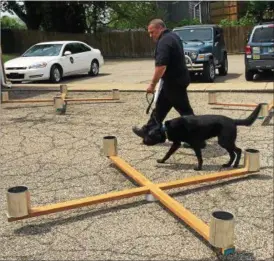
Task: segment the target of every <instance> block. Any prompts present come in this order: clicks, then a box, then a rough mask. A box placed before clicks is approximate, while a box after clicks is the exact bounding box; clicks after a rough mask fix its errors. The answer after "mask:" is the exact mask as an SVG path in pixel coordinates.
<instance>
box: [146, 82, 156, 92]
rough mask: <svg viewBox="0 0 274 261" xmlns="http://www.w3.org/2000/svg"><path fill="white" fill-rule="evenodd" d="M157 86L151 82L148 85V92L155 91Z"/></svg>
mask: <svg viewBox="0 0 274 261" xmlns="http://www.w3.org/2000/svg"><path fill="white" fill-rule="evenodd" d="M155 87H156V85H154V84H152V83H151V84H150V85H149V86H148V87H147V93H154V92H155Z"/></svg>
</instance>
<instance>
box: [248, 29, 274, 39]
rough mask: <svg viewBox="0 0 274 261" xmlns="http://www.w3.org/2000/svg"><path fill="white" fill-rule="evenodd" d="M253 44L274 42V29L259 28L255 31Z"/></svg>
mask: <svg viewBox="0 0 274 261" xmlns="http://www.w3.org/2000/svg"><path fill="white" fill-rule="evenodd" d="M252 42H254V43H260V42H274V27H259V28H257V29H255V31H254V33H253V37H252Z"/></svg>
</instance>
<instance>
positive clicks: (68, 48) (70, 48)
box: [63, 43, 77, 55]
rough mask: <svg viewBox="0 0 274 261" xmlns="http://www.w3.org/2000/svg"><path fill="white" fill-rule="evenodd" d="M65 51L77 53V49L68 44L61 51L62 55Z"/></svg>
mask: <svg viewBox="0 0 274 261" xmlns="http://www.w3.org/2000/svg"><path fill="white" fill-rule="evenodd" d="M66 51H70V52H71V53H72V54H75V53H77V49H76V48H75V46H74V44H73V43H69V44H67V45H66V46H65V49H64V51H63V55H64V53H65V52H66Z"/></svg>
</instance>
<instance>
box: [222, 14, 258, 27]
mask: <svg viewBox="0 0 274 261" xmlns="http://www.w3.org/2000/svg"><path fill="white" fill-rule="evenodd" d="M255 24H256V20H255V18H254V17H252V16H250V15H249V14H246V15H245V16H243V17H241V18H240V19H239V20H237V21H230V20H228V19H223V20H221V21H220V23H219V25H221V26H246V25H255Z"/></svg>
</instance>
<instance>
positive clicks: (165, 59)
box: [132, 19, 194, 138]
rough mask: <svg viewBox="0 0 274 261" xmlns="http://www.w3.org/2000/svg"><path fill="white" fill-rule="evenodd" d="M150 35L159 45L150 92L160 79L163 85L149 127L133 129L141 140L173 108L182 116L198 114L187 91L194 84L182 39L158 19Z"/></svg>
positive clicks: (150, 30)
mask: <svg viewBox="0 0 274 261" xmlns="http://www.w3.org/2000/svg"><path fill="white" fill-rule="evenodd" d="M148 33H149V35H150V37H151V38H152V39H153V40H154V41H155V42H157V44H156V50H155V71H154V75H153V78H152V81H151V83H150V84H149V86H148V88H147V93H154V92H155V87H156V84H157V83H158V81H159V80H160V79H161V85H162V86H161V90H160V93H159V96H158V99H157V101H156V105H155V109H154V110H153V111H152V113H151V116H150V119H149V121H148V122H147V124H146V125H144V126H143V127H142V128H138V127H133V128H132V130H133V132H134V133H135V134H136V135H138V136H139V137H141V138H143V137H144V136H145V135H146V133H147V132H148V131H149V130H151V129H152V128H153V127H155V126H156V125H157V123H158V124H162V122H163V121H164V119H165V117H166V116H167V114H168V112H169V111H170V110H171V108H172V107H174V108H175V109H176V110H177V111H178V112H179V114H180V115H190V114H194V113H193V110H192V108H191V106H190V104H189V99H188V95H187V90H186V89H187V87H188V85H189V83H190V77H189V73H188V70H187V67H186V63H185V55H184V49H183V44H182V42H181V39H180V37H179V36H178V35H177V34H175V33H173V32H171V31H169V30H168V29H167V28H166V26H165V24H164V22H163V21H162V20H161V19H154V20H152V21H151V22H150V23H149V25H148Z"/></svg>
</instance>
